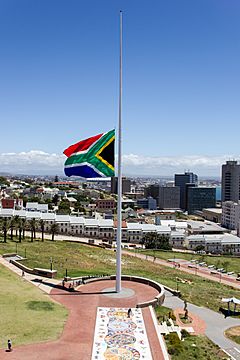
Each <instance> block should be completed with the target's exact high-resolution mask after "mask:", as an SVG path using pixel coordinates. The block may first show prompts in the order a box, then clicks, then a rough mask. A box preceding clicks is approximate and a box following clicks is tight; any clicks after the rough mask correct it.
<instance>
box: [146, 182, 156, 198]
mask: <svg viewBox="0 0 240 360" xmlns="http://www.w3.org/2000/svg"><path fill="white" fill-rule="evenodd" d="M144 196H145V197H146V198H147V197H149V196H151V197H152V198H154V199H155V200H157V201H158V197H159V184H152V185H149V186H147V187H145V189H144Z"/></svg>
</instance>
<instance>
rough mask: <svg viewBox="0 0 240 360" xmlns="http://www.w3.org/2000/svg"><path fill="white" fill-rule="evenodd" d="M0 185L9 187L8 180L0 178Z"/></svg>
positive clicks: (3, 177)
mask: <svg viewBox="0 0 240 360" xmlns="http://www.w3.org/2000/svg"><path fill="white" fill-rule="evenodd" d="M0 185H6V186H9V185H10V183H9V181H8V179H7V178H6V177H5V176H0Z"/></svg>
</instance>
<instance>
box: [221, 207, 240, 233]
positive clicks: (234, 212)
mask: <svg viewBox="0 0 240 360" xmlns="http://www.w3.org/2000/svg"><path fill="white" fill-rule="evenodd" d="M239 222H240V201H238V202H237V203H235V202H233V201H225V202H223V203H222V225H223V226H224V227H226V228H227V229H231V230H237V229H238V224H239Z"/></svg>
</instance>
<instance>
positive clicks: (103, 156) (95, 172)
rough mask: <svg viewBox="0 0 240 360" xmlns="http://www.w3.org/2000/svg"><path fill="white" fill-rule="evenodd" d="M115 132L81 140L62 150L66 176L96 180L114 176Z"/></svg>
mask: <svg viewBox="0 0 240 360" xmlns="http://www.w3.org/2000/svg"><path fill="white" fill-rule="evenodd" d="M114 142H115V130H111V131H108V132H107V133H103V134H98V135H95V136H93V137H91V138H88V139H85V140H81V141H79V142H78V143H76V144H74V145H71V146H69V147H68V148H67V149H66V150H64V152H63V153H64V154H65V155H66V156H67V157H68V158H67V160H66V161H65V164H64V171H65V174H66V175H67V176H81V177H84V178H98V177H111V176H114Z"/></svg>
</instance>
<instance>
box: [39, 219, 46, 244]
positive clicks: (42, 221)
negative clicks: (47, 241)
mask: <svg viewBox="0 0 240 360" xmlns="http://www.w3.org/2000/svg"><path fill="white" fill-rule="evenodd" d="M39 225H40V228H41V233H42V241H44V226H45V221H44V220H43V219H41V220H40V221H39Z"/></svg>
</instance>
